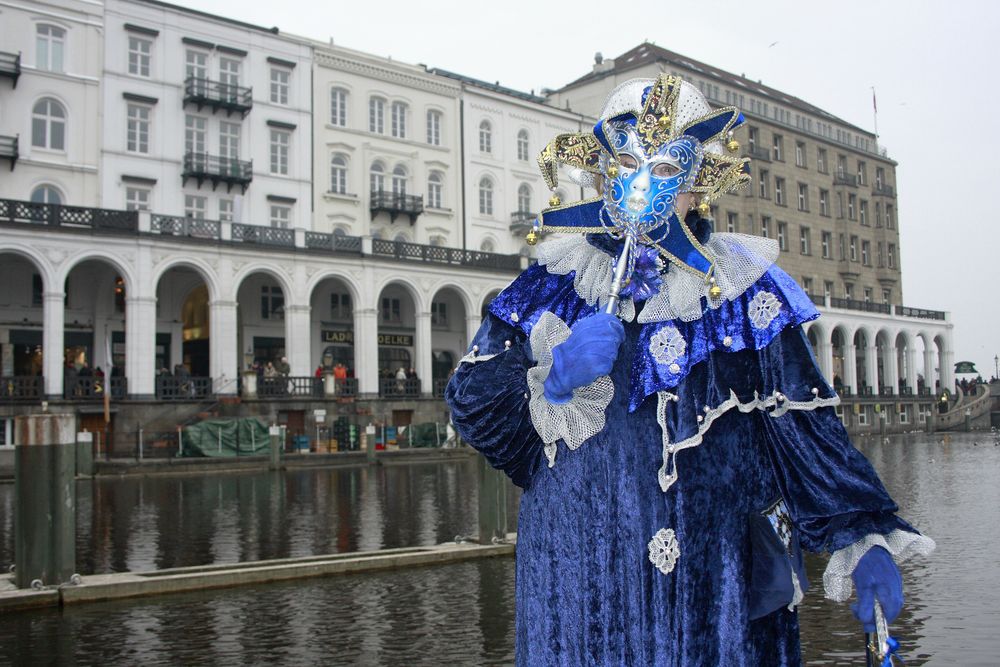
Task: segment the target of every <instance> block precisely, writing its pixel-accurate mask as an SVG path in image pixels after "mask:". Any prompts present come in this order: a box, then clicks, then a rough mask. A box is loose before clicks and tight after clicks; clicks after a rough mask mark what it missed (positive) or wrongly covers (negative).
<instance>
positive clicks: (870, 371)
mask: <svg viewBox="0 0 1000 667" xmlns="http://www.w3.org/2000/svg"><path fill="white" fill-rule="evenodd" d="M865 382H866V383H868V386H869V387H871V388H872V391H873V392H875V393H878V348H877V347H875V345H874V344H872V345H869V346H868V349H866V350H865Z"/></svg>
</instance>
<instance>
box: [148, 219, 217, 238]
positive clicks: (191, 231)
mask: <svg viewBox="0 0 1000 667" xmlns="http://www.w3.org/2000/svg"><path fill="white" fill-rule="evenodd" d="M221 228H222V223H221V222H219V221H218V220H203V219H201V218H189V217H187V216H179V215H161V214H159V213H154V214H153V216H152V219H151V220H150V230H151V231H152V232H153V233H154V234H163V235H164V236H186V237H189V238H193V239H209V240H213V241H218V240H219V239H220V238H222V235H221Z"/></svg>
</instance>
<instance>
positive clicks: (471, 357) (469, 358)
mask: <svg viewBox="0 0 1000 667" xmlns="http://www.w3.org/2000/svg"><path fill="white" fill-rule="evenodd" d="M495 356H497V355H496V354H479V351H478V350H472V351H471V352H469V353H468V354H466V355H465V356H464V357H462V358H461V359H459V360H458V365H460V366H461V365H462V364H478V363H479V362H480V361H489V360H490V359H492V358H493V357H495Z"/></svg>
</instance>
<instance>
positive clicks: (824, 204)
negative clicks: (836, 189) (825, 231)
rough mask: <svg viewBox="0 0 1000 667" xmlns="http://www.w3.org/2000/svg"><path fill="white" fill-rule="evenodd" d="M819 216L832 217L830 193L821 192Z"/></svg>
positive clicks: (827, 191) (826, 191)
mask: <svg viewBox="0 0 1000 667" xmlns="http://www.w3.org/2000/svg"><path fill="white" fill-rule="evenodd" d="M819 214H820V215H825V216H826V217H830V191H829V190H820V191H819Z"/></svg>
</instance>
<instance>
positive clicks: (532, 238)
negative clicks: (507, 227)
mask: <svg viewBox="0 0 1000 667" xmlns="http://www.w3.org/2000/svg"><path fill="white" fill-rule="evenodd" d="M524 242H525V243H527V244H528V245H535V244H536V243H538V234H537V233H536V232H535V230H534V229H532V230H531V231H530V232H528V234H527V236H525V237H524Z"/></svg>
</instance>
